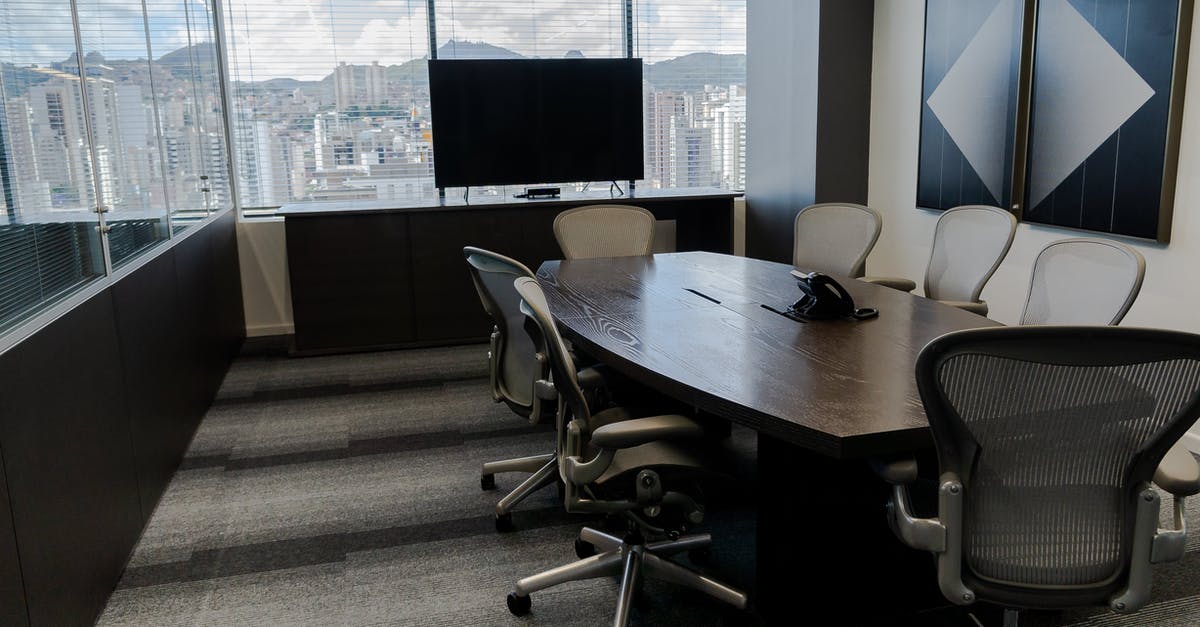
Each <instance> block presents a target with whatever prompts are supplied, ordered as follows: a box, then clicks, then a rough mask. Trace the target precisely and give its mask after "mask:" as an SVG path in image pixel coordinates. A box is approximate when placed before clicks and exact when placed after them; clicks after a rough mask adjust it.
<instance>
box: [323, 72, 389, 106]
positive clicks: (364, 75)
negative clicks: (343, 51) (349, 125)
mask: <svg viewBox="0 0 1200 627" xmlns="http://www.w3.org/2000/svg"><path fill="white" fill-rule="evenodd" d="M385 75H386V72H385V68H384V67H383V66H381V65H379V62H378V61H373V62H372V63H371V65H347V64H346V62H345V61H343V62H342V63H341V64H340V65H338V66H337V68H335V69H334V71H333V88H334V97H335V98H336V99H337V109H338V111H346V110H349V109H350V108H351V107H355V106H357V107H359V108H364V107H375V106H378V105H381V104H383V103H384V102H386V101H387V81H386V80H385V78H386V76H385Z"/></svg>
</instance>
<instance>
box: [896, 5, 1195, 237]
mask: <svg viewBox="0 0 1200 627" xmlns="http://www.w3.org/2000/svg"><path fill="white" fill-rule="evenodd" d="M1193 4H1194V0H1139V1H1138V2H1130V1H1129V0H965V1H964V0H957V1H956V0H928V2H927V3H926V14H925V58H924V72H923V86H922V98H923V103H922V108H921V141H920V149H919V155H918V159H919V166H918V175H917V206H919V207H923V208H928V209H949V208H951V207H955V206H958V205H964V204H987V205H994V206H1000V207H1006V208H1009V209H1011V210H1012V211H1014V212H1015V213H1017V214H1018V215H1019V216H1020V217H1021V219H1022V220H1025V221H1027V222H1033V223H1039V224H1048V225H1053V226H1061V227H1068V228H1077V229H1085V230H1090V231H1099V232H1103V233H1112V234H1116V235H1126V236H1131V237H1139V238H1146V239H1156V240H1158V241H1160V242H1166V241H1168V240H1169V238H1170V229H1171V211H1172V208H1173V205H1174V192H1175V179H1176V170H1177V159H1178V152H1179V129H1180V123H1181V117H1182V105H1183V91H1184V77H1185V75H1186V69H1187V68H1186V65H1187V54H1188V43H1189V39H1190V34H1191V33H1190V28H1191V21H1192V11H1193Z"/></svg>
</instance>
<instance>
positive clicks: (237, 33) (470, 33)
mask: <svg viewBox="0 0 1200 627" xmlns="http://www.w3.org/2000/svg"><path fill="white" fill-rule="evenodd" d="M78 5H79V11H80V30H81V33H82V36H83V42H84V49H85V52H88V53H90V52H94V51H98V52H101V53H102V54H104V56H105V57H107V58H110V59H138V58H145V57H146V41H145V37H144V34H143V30H142V27H143V15H142V4H141V0H78ZM206 5H207V0H146V11H147V15H146V18H147V19H148V22H149V25H150V31H151V47H152V50H153V54H154V56H155V57H160V56H162V55H163V54H165V53H167V52H170V51H172V50H176V49H179V48H182V47H184V46H186V45H188V44H189V43H198V42H199V41H200V40H201V38H202V39H203V40H206V41H207V40H209V39H211V36H210V35H209V34H208V32H206V29H207V28H209V24H208V23H206V22H204V21H203V20H204V16H205V15H206V12H207V10H206ZM621 5H622V0H437V2H436V4H435V6H436V9H437V27H438V44H439V45H441V44H444V43H446V42H447V41H449V40H450V39H455V40H460V41H461V40H470V41H485V42H487V43H490V44H493V45H497V46H501V47H504V48H508V49H510V50H514V51H516V52H519V53H521V54H523V55H526V56H545V57H557V56H562V55H563V54H565V53H566V52H568V51H571V50H579V51H581V52H582V53H583V54H584V55H585V56H590V57H605V56H624V54H623V52H624V50H623V43H622V34H621ZM69 7H70V2H69V0H0V60H4V61H8V62H12V63H18V64H22V65H25V64H48V63H52V62H56V61H62V60H64V59H66V58H67V57H68V56H70V54H71V53H72V52H73V51H74V38H73V33H72V30H71V17H70V9H69ZM224 7H225V11H226V13H227V16H226V17H227V20H228V38H229V53H230V55H231V56H232V58H233V61H234V63H233V64H232V66H233V68H234V70H235V71H236V73H237V75H235V77H234V78H236V79H239V80H265V79H269V78H279V77H291V78H298V79H303V80H316V79H320V78H323V77H324V76H326V75H328V74H329V73H330V72H332V71H333V68H334V67H335V65H336V64H337V63H338V62H346V63H358V64H362V63H370V62H372V61H379V62H380V63H382V64H384V65H392V64H398V63H403V62H405V61H408V60H411V59H414V58H421V57H424V56H425V55H426V54H428V41H427V35H426V33H427V24H426V19H427V13H426V11H427V8H426V3H425V0H266V1H265V0H226V1H225V3H224ZM634 7H635V8H634V12H635V33H636V37H635V41H636V42H637V50H636V54H637V55H638V56H641V57H642V58H644V59H646V60H647V61H648V62H655V61H661V60H664V59H669V58H674V57H678V56H681V55H684V54H688V53H691V52H720V53H744V52H745V32H746V0H634ZM188 10H190V11H191V13H190V16H191V17H193V18H196V20H197V21H195V22H193V23H192V25H191V26H192V28H191V33H192V35H193V37H192V39H191V40H190V41H189V38H188V34H189V29H188V24H187V15H186V14H187V11H188ZM251 70H252V71H253V76H251V75H250V74H251Z"/></svg>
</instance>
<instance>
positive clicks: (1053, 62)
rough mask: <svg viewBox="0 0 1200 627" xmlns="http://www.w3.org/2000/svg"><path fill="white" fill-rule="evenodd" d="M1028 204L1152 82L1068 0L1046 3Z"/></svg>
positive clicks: (1143, 96)
mask: <svg viewBox="0 0 1200 627" xmlns="http://www.w3.org/2000/svg"><path fill="white" fill-rule="evenodd" d="M1038 30H1039V35H1038V45H1039V46H1040V47H1041V48H1040V50H1039V51H1038V53H1037V68H1036V72H1037V81H1036V82H1035V84H1034V104H1033V123H1034V128H1033V138H1032V147H1031V150H1030V159H1031V161H1030V164H1031V167H1030V173H1029V206H1030V207H1036V206H1037V205H1038V203H1040V202H1042V201H1043V200H1045V198H1046V197H1047V196H1049V195H1050V193H1051V192H1053V191H1054V189H1055V188H1057V187H1058V186H1059V185H1060V184H1061V183H1062V182H1063V181H1064V180H1066V178H1067V177H1068V176H1070V175H1071V173H1072V172H1074V171H1075V169H1076V168H1078V167H1079V165H1080V164H1081V163H1083V162H1084V160H1085V159H1087V158H1088V157H1089V156H1090V155H1091V154H1092V153H1093V152H1095V151H1096V149H1097V148H1099V147H1100V144H1103V143H1104V141H1105V140H1107V139H1108V138H1109V137H1110V136H1111V135H1112V134H1113V133H1115V132H1116V131H1117V129H1119V128H1121V125H1122V124H1124V123H1125V121H1126V120H1128V119H1129V117H1130V116H1132V115H1133V114H1134V113H1136V112H1137V110H1138V109H1140V108H1141V107H1142V105H1144V104H1146V101H1147V100H1149V99H1150V97H1151V96H1153V95H1154V90H1153V89H1152V88H1151V87H1150V86H1149V85H1147V84H1146V81H1145V80H1143V79H1142V77H1141V76H1140V75H1138V73H1137V71H1135V70H1134V69H1133V68H1132V67H1130V66H1129V64H1128V63H1126V62H1125V59H1123V58H1121V55H1120V54H1119V53H1117V51H1116V50H1114V49H1113V47H1112V46H1110V45H1109V44H1108V42H1107V41H1105V40H1104V37H1102V36H1101V35H1100V33H1098V32H1096V29H1094V28H1092V25H1091V24H1089V23H1088V21H1087V20H1086V19H1085V18H1084V17H1083V16H1082V15H1080V14H1079V12H1078V11H1076V10H1075V8H1074V7H1072V6H1071V5H1070V4H1069V3H1068V2H1067V0H1050V1H1048V2H1044V3H1043V4H1042V13H1041V19H1040V20H1039V23H1038Z"/></svg>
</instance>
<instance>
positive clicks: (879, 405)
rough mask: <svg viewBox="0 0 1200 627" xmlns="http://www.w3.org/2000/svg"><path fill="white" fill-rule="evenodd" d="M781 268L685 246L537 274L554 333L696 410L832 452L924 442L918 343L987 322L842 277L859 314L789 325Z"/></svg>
mask: <svg viewBox="0 0 1200 627" xmlns="http://www.w3.org/2000/svg"><path fill="white" fill-rule="evenodd" d="M791 270H792V267H791V266H788V265H784V264H778V263H772V262H767V261H759V260H755V259H747V258H744V257H733V256H729V255H719V254H716V253H705V252H689V253H673V254H663V255H654V256H651V257H621V258H612V259H586V260H565V261H547V262H546V263H544V264H542V266H541V268H540V269H539V270H538V273H537V274H538V280H539V281H540V282H541V284H542V286H543V287H544V288H545V291H546V297H547V299H548V301H549V304H550V307H551V310H552V311H553V312H554V315H555V318H556V320H557V321H558V323H559V326H560V328H561V329H562V331H563V333H564V335H565V336H566V337H567V338H568V339H570V340H571V341H572V342H573V343H575V344H577V345H579V346H580V347H582V348H583V349H584V350H585V351H587V352H588V353H590V354H592V355H593V356H595V357H596V358H598V359H600V360H601V361H604V362H605V363H607V364H609V365H610V366H612V367H613V368H616V369H617V370H619V371H621V372H624V373H625V374H627V375H629V376H631V377H634V378H636V379H637V380H639V381H642V382H644V383H646V384H648V385H650V386H652V387H654V388H656V389H658V390H659V391H661V392H663V393H665V394H668V395H670V396H672V397H674V398H677V399H679V400H681V401H684V402H687V403H689V404H691V405H693V406H695V407H697V408H699V409H701V410H704V411H707V412H710V413H713V414H716V415H718V416H722V417H724V418H726V419H729V420H731V421H733V422H736V423H739V424H743V425H746V426H748V427H750V428H752V429H755V430H756V431H759V432H760V433H763V434H766V435H769V436H772V437H776V438H779V439H781V440H784V441H787V442H790V443H792V444H796V445H799V446H802V447H804V448H807V449H809V450H813V451H817V452H820V453H823V454H826V455H829V456H832V457H837V458H858V457H866V456H870V455H878V454H885V453H892V452H901V451H911V450H915V449H918V448H923V447H927V446H931V444H932V437H931V436H930V434H929V428H928V422H927V421H926V419H925V412H924V410H923V408H922V406H921V400H920V396H919V395H918V393H917V387H916V380H915V377H914V366H915V364H916V360H917V355H918V354H919V353H920V351H921V349H922V348H923V347H924V346H925V344H927V343H928V342H929V341H930V340H932V339H934V338H936V337H938V336H940V335H942V334H944V333H948V332H950V331H956V330H960V329H969V328H975V327H984V326H994V325H996V324H998V323H996V322H993V321H991V320H988V319H987V318H984V317H981V316H977V315H975V314H971V313H967V312H965V311H962V310H959V309H955V308H953V307H949V306H946V305H942V304H941V303H938V302H936V301H932V300H928V299H925V298H921V297H919V296H914V295H912V294H907V293H904V292H900V291H897V290H893V289H889V288H886V287H881V286H878V285H873V284H869V283H864V282H862V281H856V280H853V279H848V278H844V277H837V278H838V280H839V282H840V283H842V285H843V286H845V287H846V290H847V291H849V292H850V294H851V295H852V296H853V297H854V300H855V303H856V304H857V305H858V306H859V307H875V308H877V309H879V317H877V318H874V319H870V320H863V321H851V320H822V321H810V322H803V323H802V322H797V321H795V320H791V319H789V318H785V317H783V316H782V315H780V314H778V313H774V312H772V311H769V310H767V309H764V308H763V307H762V305H764V304H765V305H769V306H771V307H774V308H775V309H779V310H783V309H786V308H787V306H788V305H790V304H791V303H792V302H794V301H795V300H796V299H797V298H799V296H800V291H799V290H798V289H797V287H796V280H795V279H794V278H793V277H792V276H791V275H790V274H789V273H790V271H791Z"/></svg>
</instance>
